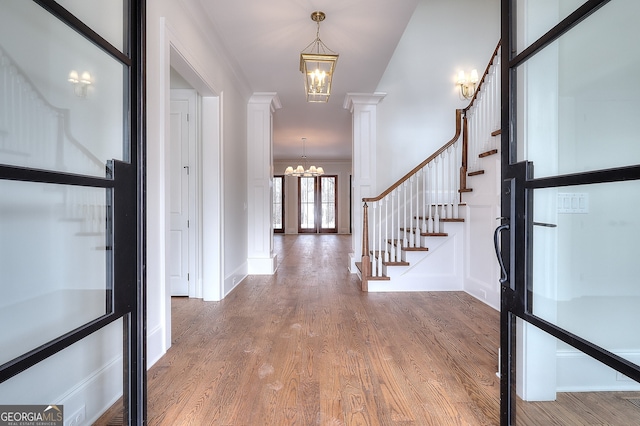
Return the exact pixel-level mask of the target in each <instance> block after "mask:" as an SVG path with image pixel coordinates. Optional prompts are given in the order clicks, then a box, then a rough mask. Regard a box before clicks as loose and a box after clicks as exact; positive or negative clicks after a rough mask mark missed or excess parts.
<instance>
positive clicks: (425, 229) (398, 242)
mask: <svg viewBox="0 0 640 426" xmlns="http://www.w3.org/2000/svg"><path fill="white" fill-rule="evenodd" d="M499 54H500V43H498V46H497V47H496V49H495V50H494V52H493V55H492V57H491V60H490V61H489V65H487V68H486V69H485V72H484V74H483V76H482V78H481V79H480V81H479V83H478V86H477V88H476V92H475V93H474V96H473V98H472V99H471V101H470V103H469V105H468V106H467V107H466V108H464V109H458V110H456V127H455V134H454V136H453V137H452V138H451V139H450V140H449V141H448V142H447V143H446V144H444V145H443V146H442V147H441V148H440V149H438V150H437V151H436V152H435V153H433V154H432V155H431V156H430V157H429V158H427V159H426V160H424V161H423V162H422V163H420V164H419V165H418V166H416V167H415V168H414V169H413V170H411V171H410V172H409V173H407V174H406V175H404V176H403V177H402V178H401V179H399V180H398V181H397V182H396V183H394V184H393V185H391V186H390V187H389V188H387V189H386V190H385V191H384V192H382V193H381V194H380V195H378V196H377V197H371V198H363V199H362V201H363V203H364V205H363V209H364V211H363V216H362V217H363V229H362V236H363V239H362V261H361V274H362V290H363V291H367V288H368V285H367V280H368V279H371V278H376V277H383V276H384V271H383V267H384V265H385V264H393V263H400V262H402V252H403V250H420V249H426V247H423V245H424V244H425V242H424V239H423V238H421V237H423V236H434V235H442V234H443V229H442V228H441V221H442V220H446V219H459V214H460V209H459V206H460V199H461V198H460V194H461V193H462V192H468V191H470V189H469V188H467V186H466V177H467V173H468V171H469V170H472V168H473V167H477V161H476V160H472V164H471V165H469V161H468V159H469V158H472V159H473V158H477V157H478V156H479V155H480V154H482V153H483V152H486V151H489V150H491V149H497V147H495V148H494V147H492V146H491V145H490V143H493V142H488V141H486V140H485V139H488V138H485V137H484V136H483V135H484V134H483V133H482V132H483V131H485V130H486V129H489V128H492V129H493V130H495V129H499V128H500V125H499V124H500V64H499V57H500V56H499ZM487 134H491V131H488V132H487ZM461 136H462V137H461ZM470 167H471V168H470ZM369 207H371V210H372V211H371V212H369ZM369 216H371V221H369ZM369 222H371V226H370V225H369Z"/></svg>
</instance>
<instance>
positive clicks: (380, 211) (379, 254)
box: [376, 200, 383, 276]
mask: <svg viewBox="0 0 640 426" xmlns="http://www.w3.org/2000/svg"><path fill="white" fill-rule="evenodd" d="M376 204H377V205H378V206H379V207H380V208H379V209H378V251H377V255H376V263H377V265H378V266H377V268H378V276H382V260H383V259H382V244H383V241H382V200H380V201H378V202H377V203H376Z"/></svg>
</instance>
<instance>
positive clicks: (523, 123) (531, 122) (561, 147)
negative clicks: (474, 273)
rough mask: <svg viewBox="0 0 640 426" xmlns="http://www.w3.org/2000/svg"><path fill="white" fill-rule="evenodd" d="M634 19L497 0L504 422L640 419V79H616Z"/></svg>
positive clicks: (617, 3)
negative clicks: (639, 327)
mask: <svg viewBox="0 0 640 426" xmlns="http://www.w3.org/2000/svg"><path fill="white" fill-rule="evenodd" d="M639 17H640V8H639V7H638V4H637V3H636V2H633V1H628V0H612V1H583V2H565V1H557V2H550V3H546V2H545V4H544V5H542V4H540V3H539V2H525V1H515V0H503V2H502V40H503V58H502V66H503V72H502V75H503V83H502V84H503V86H502V89H503V90H502V105H503V113H502V155H503V169H502V176H503V188H502V216H503V217H502V221H503V223H502V226H501V227H500V228H499V229H498V230H497V233H496V243H497V245H499V246H500V247H501V250H500V251H501V258H502V259H503V260H504V273H503V278H502V280H501V281H502V306H501V309H502V310H501V325H502V327H501V329H502V333H501V335H502V337H501V354H502V356H501V361H500V364H501V369H500V370H501V374H502V376H501V423H502V424H505V425H506V424H554V423H557V422H561V423H562V422H566V423H571V422H574V423H575V422H577V423H576V424H580V422H581V421H583V420H581V419H582V417H581V416H583V415H585V409H584V408H581V407H588V408H589V409H588V410H587V411H586V413H587V414H586V415H588V416H592V418H591V421H596V422H600V423H602V424H634V423H638V422H639V421H640V413H639V412H638V410H637V407H634V405H633V404H629V403H627V402H624V401H625V400H626V401H630V400H632V399H633V398H636V399H637V398H640V384H639V383H638V381H640V356H639V355H640V338H639V337H638V333H636V332H635V331H634V328H635V326H634V325H632V324H636V323H637V321H638V319H640V318H638V313H637V312H638V311H639V309H638V306H640V291H639V289H640V287H639V286H638V280H637V278H636V273H635V271H634V270H635V263H636V260H635V259H637V258H638V257H639V256H640V249H639V248H638V247H637V244H635V239H636V236H637V235H639V234H640V223H638V221H637V220H636V219H635V217H636V216H637V213H636V212H637V207H638V200H640V149H639V148H638V147H639V146H640V145H639V144H638V138H637V130H636V129H635V124H634V117H637V116H638V114H639V113H640V108H639V107H638V102H637V97H638V96H640V84H639V83H638V82H635V81H634V82H631V83H630V84H626V83H625V79H624V78H623V77H622V76H623V75H625V74H628V73H630V72H632V70H634V69H637V68H638V67H639V66H640V51H638V49H636V48H634V47H633V46H632V44H633V42H632V41H631V40H638V38H639V37H640V32H639V31H638V28H637V25H635V24H634V22H635V21H636V20H637V19H638V18H639ZM628 82H629V81H628V80H627V83H628ZM498 241H499V242H500V244H498ZM587 396H588V398H590V400H589V399H585V398H587ZM569 400H571V401H572V403H570V404H567V403H566V402H567V401H569ZM618 400H620V401H621V402H620V405H619V406H618V405H616V404H617V401H618ZM585 401H590V403H589V402H585ZM598 407H601V408H602V407H608V408H607V409H602V410H598ZM612 407H614V408H612ZM607 411H609V413H607ZM611 412H613V413H614V414H611ZM563 416H564V420H562V419H563ZM607 416H609V417H607ZM610 416H614V417H613V420H612V417H610ZM594 419H596V420H594ZM616 421H617V422H620V423H616Z"/></svg>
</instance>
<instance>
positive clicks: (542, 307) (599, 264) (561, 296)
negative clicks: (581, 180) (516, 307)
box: [531, 181, 640, 365]
mask: <svg viewBox="0 0 640 426" xmlns="http://www.w3.org/2000/svg"><path fill="white" fill-rule="evenodd" d="M639 209H640V181H627V182H616V183H606V184H596V185H583V186H572V187H561V188H550V189H537V190H535V192H534V217H533V220H534V221H535V222H534V226H533V282H532V289H531V290H532V291H533V306H532V309H533V310H532V312H533V313H534V314H535V315H536V316H538V317H541V318H543V319H545V320H547V321H549V322H551V323H553V324H556V325H558V326H560V327H562V328H564V329H565V330H568V331H569V332H571V333H574V334H577V335H578V336H581V337H582V338H585V339H587V340H589V341H591V342H593V343H595V344H596V345H599V346H601V347H603V348H605V349H607V350H609V351H611V352H613V353H615V354H617V355H619V356H621V357H623V358H626V359H628V360H629V361H632V362H634V363H636V364H639V365H640V333H638V332H637V330H636V329H637V324H640V309H638V307H639V306H640V278H639V277H638V271H637V264H638V259H640V245H638V241H637V240H638V238H637V236H638V235H640V222H639V221H638V210H639ZM545 225H546V226H545ZM550 225H554V227H551V226H550Z"/></svg>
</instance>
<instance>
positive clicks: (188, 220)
mask: <svg viewBox="0 0 640 426" xmlns="http://www.w3.org/2000/svg"><path fill="white" fill-rule="evenodd" d="M188 227H189V219H187V228H188Z"/></svg>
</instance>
